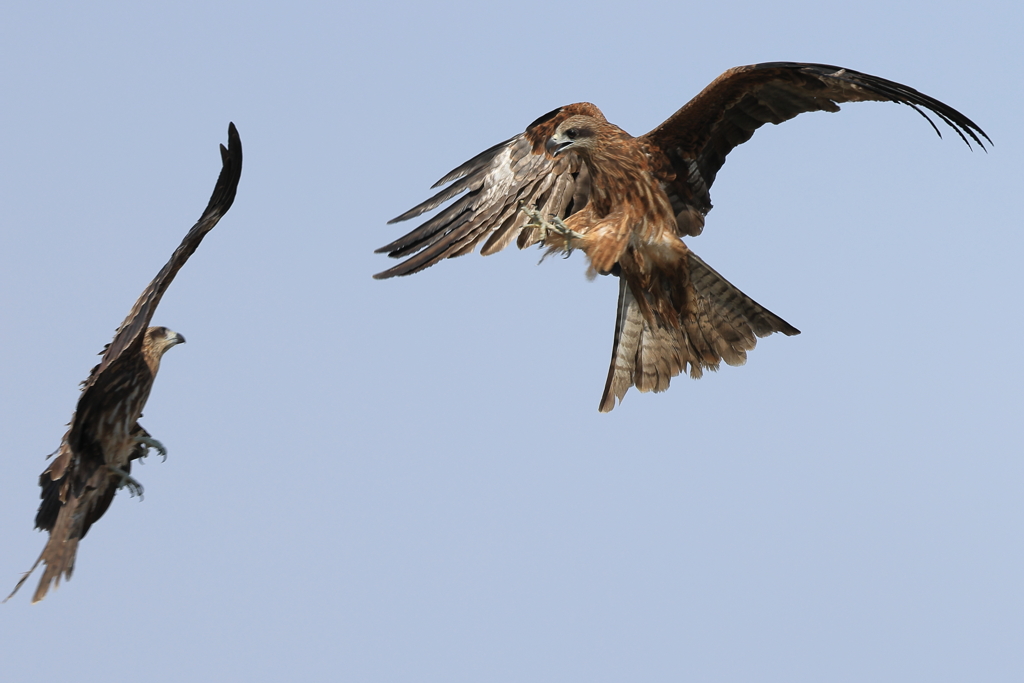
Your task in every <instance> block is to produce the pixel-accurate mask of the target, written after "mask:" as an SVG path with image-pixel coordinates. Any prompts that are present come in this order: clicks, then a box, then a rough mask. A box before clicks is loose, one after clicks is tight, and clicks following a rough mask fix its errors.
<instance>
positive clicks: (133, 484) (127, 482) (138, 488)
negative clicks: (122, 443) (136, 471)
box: [108, 465, 143, 500]
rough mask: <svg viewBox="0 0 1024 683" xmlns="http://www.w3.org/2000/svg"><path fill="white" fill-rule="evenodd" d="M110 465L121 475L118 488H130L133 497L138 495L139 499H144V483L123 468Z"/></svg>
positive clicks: (111, 469) (115, 472) (114, 471)
mask: <svg viewBox="0 0 1024 683" xmlns="http://www.w3.org/2000/svg"><path fill="white" fill-rule="evenodd" d="M108 467H109V468H110V471H111V472H113V473H114V474H116V475H118V476H120V477H121V480H120V481H119V482H117V488H119V489H128V493H129V495H131V497H132V498H134V497H135V496H138V497H139V500H142V491H143V488H142V484H140V483H139V482H138V481H136V480H135V478H133V477H132V475H130V474H128V473H127V472H125V471H124V470H122V469H121V468H119V467H114V466H113V465H108Z"/></svg>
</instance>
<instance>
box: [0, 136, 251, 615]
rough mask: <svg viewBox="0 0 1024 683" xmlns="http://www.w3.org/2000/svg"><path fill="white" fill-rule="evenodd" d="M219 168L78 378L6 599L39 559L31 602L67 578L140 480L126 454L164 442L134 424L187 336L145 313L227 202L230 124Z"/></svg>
mask: <svg viewBox="0 0 1024 683" xmlns="http://www.w3.org/2000/svg"><path fill="white" fill-rule="evenodd" d="M220 150H221V160H222V162H223V167H222V169H221V172H220V176H219V177H218V178H217V184H216V186H215V188H214V190H213V196H211V197H210V201H209V204H208V205H207V207H206V210H205V211H204V212H203V215H202V217H201V218H200V219H199V222H197V223H196V224H195V225H194V226H193V227H192V229H191V230H189V232H188V234H187V235H186V236H185V238H184V239H183V240H182V242H181V244H180V245H179V246H178V248H177V249H176V250H175V251H174V254H172V256H171V259H170V260H169V261H168V262H167V264H166V265H164V267H163V268H162V269H161V270H160V272H159V273H158V274H157V276H156V277H155V278H154V279H153V281H152V282H150V283H149V286H147V287H146V289H145V290H144V291H143V292H142V295H141V296H140V297H139V298H138V300H137V301H136V302H135V305H134V306H132V310H131V312H130V313H129V314H128V317H127V318H125V320H124V322H123V323H121V326H120V327H119V328H118V330H117V333H116V334H115V335H114V339H113V341H112V342H110V344H108V345H107V347H106V349H105V350H104V351H103V358H102V359H101V360H100V363H99V365H97V366H96V367H94V368H93V369H92V372H90V373H89V377H88V379H86V380H85V381H84V382H82V394H81V396H80V397H79V399H78V405H77V407H76V408H75V413H74V415H72V417H71V423H70V424H69V426H68V430H67V432H66V433H65V434H64V438H63V439H62V440H61V444H60V447H59V448H58V449H57V451H56V452H55V453H54V454H53V455H54V456H56V457H54V459H53V461H52V462H51V463H50V465H49V466H48V467H47V468H46V469H45V470H44V471H43V473H42V474H41V475H40V476H39V485H40V487H41V488H42V492H41V493H40V497H41V498H42V503H40V505H39V510H38V512H37V513H36V528H38V529H41V530H45V531H48V532H49V534H50V538H49V539H48V541H47V543H46V546H45V547H44V548H43V552H42V554H40V556H39V559H38V560H36V563H35V564H34V565H32V569H30V570H29V571H28V572H27V573H26V574H25V576H23V577H22V578H21V580H20V581H19V582H18V584H17V585H16V586H15V587H14V590H13V591H11V595H9V596H7V599H10V598H11V596H13V595H14V594H15V593H16V592H18V589H19V588H21V585H22V584H23V583H24V582H25V581H26V580H27V579H28V577H29V575H31V574H32V572H33V571H34V570H35V568H36V567H38V566H39V564H40V563H42V564H43V565H44V569H43V576H42V578H41V579H40V581H39V587H38V588H37V589H36V592H35V595H34V596H33V597H32V602H39V601H40V600H42V599H43V598H44V597H46V593H47V591H48V590H49V589H50V586H51V585H59V584H60V580H61V577H64V578H66V579H70V578H71V574H72V571H73V570H74V568H75V555H76V553H77V550H78V542H79V541H80V540H81V539H82V538H84V537H85V534H86V533H87V532H88V531H89V527H91V526H92V524H93V522H95V521H96V520H97V519H99V518H100V517H102V516H103V513H104V512H106V510H107V508H108V507H110V503H111V501H112V500H113V498H114V494H115V493H116V492H117V489H119V488H121V487H122V486H128V487H129V488H130V489H131V491H132V493H133V495H134V494H135V493H138V494H140V495H141V493H142V487H141V486H140V485H139V484H138V482H136V481H135V480H134V479H132V478H131V477H130V472H131V461H132V460H136V459H138V458H141V457H144V456H145V455H146V454H147V452H148V450H149V449H150V448H157V449H158V450H159V451H160V452H161V453H164V450H163V446H161V445H160V444H159V443H158V442H157V441H155V440H154V439H152V438H151V437H150V436H149V433H148V432H146V430H145V429H143V428H142V426H141V425H140V424H139V423H138V420H139V418H140V417H141V416H142V409H143V408H144V407H145V405H146V400H147V399H148V398H149V393H150V390H151V389H152V388H153V380H154V379H155V377H156V374H157V371H158V370H159V368H160V359H161V358H162V357H163V355H164V353H166V352H167V350H168V349H170V348H171V347H172V346H174V345H176V344H180V343H183V342H184V341H185V338H184V337H182V336H181V335H180V334H178V333H177V332H173V331H171V330H168V329H167V328H166V327H149V323H150V320H151V319H152V317H153V313H154V311H155V310H156V307H157V305H158V304H159V303H160V299H161V297H163V295H164V292H165V291H167V287H168V285H170V283H171V280H173V279H174V276H175V274H176V273H177V272H178V270H179V269H180V268H181V267H182V266H183V265H184V264H185V261H187V260H188V258H189V256H191V255H192V253H193V252H195V250H196V248H197V247H198V246H199V243H200V242H201V241H202V240H203V237H205V236H206V233H208V232H209V231H210V230H212V229H213V227H214V226H215V225H216V224H217V222H218V221H219V220H220V219H221V217H222V216H223V215H224V214H225V213H227V211H228V209H229V208H231V204H232V203H233V202H234V199H235V191H236V189H237V187H238V180H239V177H240V175H241V172H242V143H241V141H240V140H239V137H238V131H237V130H235V126H234V124H230V125H229V126H228V147H227V148H225V147H224V146H223V145H221V148H220Z"/></svg>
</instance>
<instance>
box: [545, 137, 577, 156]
mask: <svg viewBox="0 0 1024 683" xmlns="http://www.w3.org/2000/svg"><path fill="white" fill-rule="evenodd" d="M571 144H572V140H563V139H561V138H559V137H558V136H557V135H552V136H551V137H550V138H548V141H547V143H545V145H544V149H546V150H547V152H548V154H550V155H551V156H553V157H556V156H558V155H559V154H561V153H562V151H563V150H565V148H566V147H568V146H569V145H571Z"/></svg>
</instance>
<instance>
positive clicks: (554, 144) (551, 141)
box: [544, 115, 624, 157]
mask: <svg viewBox="0 0 1024 683" xmlns="http://www.w3.org/2000/svg"><path fill="white" fill-rule="evenodd" d="M608 129H610V130H621V129H620V128H619V127H618V126H615V125H613V124H610V123H608V122H607V121H605V120H604V119H603V118H600V119H599V118H596V117H593V116H586V115H577V116H570V117H569V118H567V119H566V120H565V121H562V123H560V124H559V125H558V128H556V129H555V134H554V135H552V136H551V137H550V138H548V141H547V142H546V143H545V144H544V148H545V149H546V150H547V152H548V154H550V155H551V156H558V155H560V154H562V153H564V152H566V151H567V150H570V149H571V150H572V151H574V152H577V153H579V154H582V155H583V156H584V157H587V156H589V155H588V154H587V152H588V151H589V150H590V149H592V148H593V146H594V144H595V141H596V140H597V138H598V134H599V133H601V132H605V131H606V130H608ZM623 133H624V131H623Z"/></svg>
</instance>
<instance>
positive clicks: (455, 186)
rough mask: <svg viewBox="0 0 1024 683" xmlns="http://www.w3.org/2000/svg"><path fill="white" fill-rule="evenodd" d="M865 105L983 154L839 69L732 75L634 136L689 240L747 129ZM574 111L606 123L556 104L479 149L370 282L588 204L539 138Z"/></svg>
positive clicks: (421, 209) (753, 68)
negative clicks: (530, 213) (904, 115)
mask: <svg viewBox="0 0 1024 683" xmlns="http://www.w3.org/2000/svg"><path fill="white" fill-rule="evenodd" d="M868 100H874V101H889V102H897V103H899V104H906V105H908V106H910V107H913V108H914V109H915V110H916V111H917V112H918V113H919V114H921V115H922V116H924V117H925V118H926V119H927V120H928V121H929V123H931V125H932V127H933V128H934V129H935V130H936V132H938V127H937V126H935V124H934V122H932V121H931V119H929V118H928V116H927V114H926V113H925V111H924V110H927V111H930V112H933V113H934V114H935V115H936V116H938V117H939V118H940V119H942V121H943V122H944V123H946V124H947V125H949V126H950V127H951V128H953V130H955V131H956V132H957V134H958V135H959V136H960V137H961V139H963V140H964V142H966V143H968V145H970V141H969V140H968V138H969V139H970V140H973V141H974V142H976V143H977V144H978V145H979V146H981V147H982V149H984V148H985V145H984V143H983V141H982V138H984V140H985V141H988V142H989V143H991V140H989V138H988V136H987V135H986V134H985V133H984V131H982V130H981V128H980V127H979V126H978V125H977V124H975V123H974V122H973V121H971V120H970V119H969V118H967V117H966V116H964V115H963V114H961V113H960V112H959V111H957V110H956V109H953V108H952V107H950V106H949V105H947V104H944V103H943V102H940V101H939V100H936V99H935V98H933V97H930V96H928V95H925V94H924V93H921V92H918V91H917V90H915V89H914V88H911V87H909V86H905V85H902V84H900V83H896V82H894V81H890V80H887V79H884V78H880V77H878V76H871V75H869V74H864V73H861V72H859V71H853V70H851V69H844V68H842V67H838V66H830V65H827V64H802V63H797V62H767V63H763V64H753V65H750V66H741V67H736V68H734V69H730V70H728V71H726V72H725V73H723V74H722V75H721V76H719V77H718V78H716V79H715V80H714V81H713V82H712V83H711V84H710V85H708V86H707V87H706V88H705V89H704V90H703V91H701V92H700V93H699V94H698V95H697V96H696V97H694V98H693V99H692V100H690V101H689V102H688V103H687V104H686V105H684V106H683V107H682V108H681V109H680V110H679V111H677V112H676V113H675V114H673V115H672V116H670V117H669V118H668V119H667V120H666V121H665V122H664V123H662V124H661V125H660V126H658V127H657V128H655V129H654V130H652V131H651V132H649V133H647V134H646V135H643V136H641V137H640V140H641V141H642V142H643V143H644V144H645V145H647V147H648V153H649V155H650V157H651V165H652V166H653V167H655V168H657V169H658V170H659V171H660V174H659V175H660V177H661V180H662V183H663V186H664V188H665V190H666V192H667V194H668V195H669V199H670V201H671V202H672V205H673V208H674V209H675V211H676V217H677V221H678V223H679V233H680V234H681V235H695V234H699V233H700V231H701V230H702V229H703V225H704V216H705V215H706V214H707V213H708V211H710V210H711V196H710V188H711V185H712V184H713V183H714V181H715V178H716V177H717V175H718V171H719V170H720V169H721V167H722V165H723V164H724V163H725V158H726V156H727V155H728V154H729V152H730V151H732V150H733V149H734V148H735V147H736V146H737V145H740V144H743V143H744V142H746V141H747V140H749V139H750V138H751V137H752V136H753V134H754V131H756V130H757V129H758V128H760V127H761V126H763V125H764V124H766V123H774V124H778V123H782V122H783V121H788V120H789V119H791V118H794V117H795V116H797V115H798V114H801V113H804V112H810V111H829V112H835V111H839V107H838V104H840V103H843V102H859V101H868ZM575 114H586V115H591V116H596V117H599V118H601V119H602V120H603V119H604V117H603V115H602V114H601V112H600V110H598V109H597V107H595V106H594V105H592V104H589V103H577V104H571V105H567V106H564V107H560V108H559V109H555V110H554V111H551V112H549V113H547V114H545V115H544V116H542V117H540V118H538V119H537V120H536V121H534V122H533V123H531V124H530V125H529V126H528V127H527V129H526V131H525V132H523V133H521V134H519V135H517V136H515V137H513V138H510V139H508V140H506V141H505V142H502V143H499V144H497V145H495V146H493V147H491V148H490V149H487V150H485V151H484V152H481V153H480V154H478V155H476V156H475V157H473V158H472V159H470V160H469V161H467V162H465V163H464V164H462V165H460V166H459V167H457V168H455V169H454V170H452V171H451V172H450V173H448V174H446V175H445V176H444V177H443V178H441V179H440V180H439V181H438V182H436V183H435V184H434V187H435V188H436V187H440V186H444V185H448V186H447V187H445V188H444V189H442V190H441V191H440V192H438V193H436V194H435V195H433V196H432V197H430V198H429V199H427V200H426V201H424V202H421V203H420V204H417V205H416V206H415V207H413V208H412V209H409V210H408V211H406V212H405V213H403V214H401V215H400V216H398V217H396V218H394V219H392V220H391V221H389V224H390V223H397V222H400V221H405V220H408V219H410V218H415V217H417V216H419V215H421V214H423V213H426V212H428V211H431V210H433V209H435V208H437V207H439V206H441V205H442V204H444V203H445V202H447V201H449V200H451V199H452V198H454V197H458V199H456V200H455V201H454V202H452V203H451V204H449V205H448V206H447V207H446V208H444V209H442V210H441V212H439V213H438V214H436V215H435V216H433V217H432V218H431V219H429V220H428V221H426V222H425V223H423V224H422V225H420V226H419V227H417V228H416V229H414V230H412V231H411V232H409V233H407V234H406V235H403V236H402V237H400V238H398V239H397V240H395V241H393V242H391V243H390V244H387V245H385V246H383V247H381V248H380V249H378V250H377V253H387V254H388V255H389V256H391V257H392V258H405V257H409V258H408V259H407V260H405V261H403V262H402V263H400V264H398V265H396V266H394V267H393V268H390V269H388V270H386V271H384V272H382V273H378V274H377V275H375V276H374V277H375V278H378V279H385V278H390V277H394V276H397V275H409V274H411V273H415V272H417V271H420V270H423V269H424V268H427V267H429V266H432V265H433V264H435V263H437V262H438V261H441V260H443V259H445V258H450V257H454V256H461V255H462V254H465V253H468V252H469V251H472V250H473V249H474V248H475V247H476V245H477V244H479V243H480V242H481V241H482V240H483V239H484V238H485V237H489V239H488V241H487V242H486V243H485V246H484V248H483V249H482V250H481V253H483V254H485V255H486V254H491V253H494V252H496V251H500V250H501V249H503V248H504V247H505V246H507V245H508V244H509V243H511V241H512V240H515V239H517V238H518V244H519V247H520V248H523V247H526V246H529V245H531V244H533V243H534V242H535V241H536V240H535V239H533V235H532V234H523V235H520V234H519V233H520V231H521V230H522V228H523V226H524V225H525V224H526V220H525V219H524V217H523V215H522V214H521V213H518V207H519V206H520V205H521V204H526V205H528V206H536V207H537V208H539V209H541V210H542V212H543V213H545V214H550V215H553V216H558V217H559V218H563V219H564V218H566V217H567V216H568V215H570V214H571V213H574V212H575V211H578V210H580V209H581V208H582V207H583V206H584V205H585V204H586V202H587V199H588V189H589V188H588V187H587V184H586V182H585V180H586V173H587V169H586V167H585V166H581V164H580V163H579V160H578V159H577V158H576V157H575V155H571V154H570V155H566V156H567V157H569V159H567V160H566V161H567V162H568V163H561V164H559V163H556V161H557V160H556V159H552V158H551V157H550V156H549V155H548V154H546V153H545V151H544V148H543V141H544V140H545V139H546V138H547V137H550V136H551V134H552V133H553V132H554V130H555V128H556V127H557V126H558V123H560V122H561V121H563V120H565V119H566V118H568V117H569V116H572V115H575ZM449 183H451V184H450V185H449ZM459 195H462V196H461V197H459ZM569 195H571V197H568V200H567V196H569ZM492 233H497V234H492Z"/></svg>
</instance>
